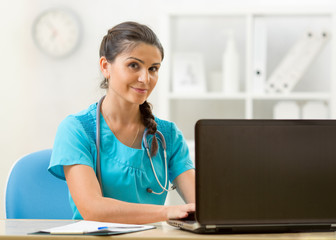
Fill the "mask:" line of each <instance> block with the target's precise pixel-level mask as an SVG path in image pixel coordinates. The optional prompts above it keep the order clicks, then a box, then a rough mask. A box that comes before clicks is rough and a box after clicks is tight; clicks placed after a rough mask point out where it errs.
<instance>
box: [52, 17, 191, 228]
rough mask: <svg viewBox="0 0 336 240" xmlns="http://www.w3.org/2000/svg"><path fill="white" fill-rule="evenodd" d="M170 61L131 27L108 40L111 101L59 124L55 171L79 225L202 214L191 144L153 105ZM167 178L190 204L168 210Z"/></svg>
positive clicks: (103, 55) (103, 64)
mask: <svg viewBox="0 0 336 240" xmlns="http://www.w3.org/2000/svg"><path fill="white" fill-rule="evenodd" d="M163 57H164V52H163V48H162V46H161V44H160V42H159V40H158V39H157V37H156V35H155V34H154V33H153V31H152V30H151V29H150V28H148V27H147V26H145V25H141V24H138V23H135V22H124V23H121V24H119V25H117V26H115V27H114V28H112V29H110V30H109V31H108V34H107V35H106V36H105V37H104V38H103V40H102V43H101V46H100V60H99V64H100V69H101V72H102V74H103V75H104V80H103V82H102V83H101V87H103V88H105V89H106V96H105V98H103V99H102V100H101V101H100V102H101V107H100V105H99V104H98V105H99V107H98V106H97V104H96V103H95V104H92V105H91V106H90V107H89V108H88V109H86V110H84V111H81V112H79V113H77V114H73V115H70V116H68V117H67V118H66V119H65V120H64V121H63V122H62V123H61V124H60V126H59V128H58V130H57V134H56V138H55V143H54V147H53V153H52V157H51V161H50V166H49V171H50V172H51V173H53V174H54V175H55V176H57V177H59V178H62V179H66V181H67V184H68V187H69V190H70V204H71V207H72V209H73V211H74V215H73V218H74V219H85V220H95V221H109V222H118V223H134V224H144V223H152V222H158V221H164V220H168V219H174V218H183V217H186V216H187V215H188V213H189V212H192V211H194V210H195V172H194V167H193V164H192V162H191V160H190V157H189V152H188V148H187V145H186V143H185V140H184V139H183V136H182V134H181V132H180V131H179V130H178V129H177V128H176V126H175V124H173V123H171V122H168V121H164V120H161V119H159V118H156V117H154V116H153V114H152V112H151V107H150V105H149V103H148V102H147V98H148V97H149V95H150V94H151V92H152V90H153V89H154V87H155V85H156V83H157V81H158V71H159V68H160V65H161V61H162V59H163ZM97 108H98V109H97ZM99 108H100V109H99ZM97 111H98V116H100V120H99V123H100V124H99V125H100V129H98V131H96V123H97V122H96V119H97V117H96V113H97ZM99 111H100V112H99ZM145 131H147V137H146V138H145V139H143V134H144V133H145ZM158 131H160V132H161V133H162V134H163V136H164V140H163V139H161V138H160V137H158V136H159V133H158ZM97 132H99V133H100V137H98V138H99V139H100V147H99V154H100V164H98V165H99V166H98V168H97V169H99V167H100V169H101V184H100V182H99V181H98V179H99V177H98V179H97V176H96V170H97V169H96V161H97V153H98V151H97V144H96V138H97V137H96V134H97ZM163 141H165V142H166V148H167V150H166V153H167V154H166V159H165V153H164V150H163V146H164V144H163ZM145 142H148V144H149V146H150V152H148V153H147V152H146V150H145ZM165 160H166V161H167V169H168V170H167V175H166V174H165V172H166V168H165ZM151 164H153V167H154V170H153V168H152V165H151ZM155 175H157V179H156V176H155ZM166 176H168V177H169V180H170V181H171V182H173V183H174V185H175V186H176V188H177V190H178V192H179V193H180V195H181V196H182V198H183V199H184V200H185V201H186V202H187V203H188V204H185V205H180V206H164V205H163V204H164V202H165V199H166V195H167V191H165V190H162V189H163V188H167V186H165V178H166ZM159 184H161V185H162V187H163V188H162V187H160V185H159ZM160 192H162V194H159V193H160Z"/></svg>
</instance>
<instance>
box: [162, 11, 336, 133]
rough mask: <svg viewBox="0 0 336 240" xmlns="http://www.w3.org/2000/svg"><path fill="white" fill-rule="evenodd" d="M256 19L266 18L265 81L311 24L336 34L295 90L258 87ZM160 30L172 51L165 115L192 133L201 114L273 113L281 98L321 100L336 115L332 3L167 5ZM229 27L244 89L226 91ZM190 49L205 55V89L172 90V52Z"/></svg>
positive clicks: (335, 24)
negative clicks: (222, 73) (259, 90)
mask: <svg viewBox="0 0 336 240" xmlns="http://www.w3.org/2000/svg"><path fill="white" fill-rule="evenodd" d="M256 19H258V20H259V19H262V21H265V22H266V26H267V31H266V33H267V41H266V44H267V56H266V58H267V59H266V60H267V61H266V67H265V71H266V75H265V81H266V80H267V79H268V78H269V77H270V75H271V73H272V72H273V71H274V69H275V68H276V67H277V66H278V64H279V63H280V61H281V60H282V58H283V57H284V54H285V53H286V52H287V51H288V50H289V49H290V48H291V46H293V45H294V44H295V42H296V41H297V40H298V39H299V38H300V37H302V34H304V33H306V31H307V30H311V29H309V28H310V27H312V30H318V31H322V30H323V31H328V32H329V33H330V34H331V36H332V37H331V39H330V40H329V42H327V44H326V45H325V47H324V48H323V50H322V51H321V52H320V53H319V55H318V56H317V57H316V58H315V59H314V62H313V63H312V65H311V66H310V67H309V68H308V70H307V72H306V74H305V75H304V76H303V77H302V78H301V79H300V81H299V82H298V83H297V85H296V86H295V87H294V89H293V90H292V92H290V93H279V94H267V93H261V94H259V93H258V94H257V93H255V92H254V91H255V89H254V82H253V81H254V72H255V69H254V67H255V64H254V62H255V61H254V60H255V59H254V56H253V55H254V53H255V52H254V49H253V48H254V47H255V44H254V42H253V41H254V40H255V39H256V38H255V32H254V31H255V27H254V26H255V25H254V24H255V22H256V21H255V20H256ZM284 24H285V26H284ZM307 28H308V29H307ZM186 29H187V31H186ZM160 30H161V31H162V32H161V36H160V38H161V41H162V43H163V45H164V47H165V50H166V56H167V57H166V64H167V65H166V66H165V71H164V72H162V73H161V80H160V81H161V84H160V90H159V91H160V95H161V98H160V101H161V106H163V107H162V108H161V115H162V116H163V117H164V118H167V119H168V120H171V121H174V122H176V124H177V125H178V126H179V127H180V128H181V130H182V132H183V133H185V137H186V138H187V139H193V128H194V126H193V124H194V123H195V122H196V120H197V119H200V118H235V119H237V118H242V119H253V118H272V112H273V108H274V106H275V105H276V104H277V103H278V102H280V101H287V100H288V101H296V102H297V103H298V105H299V106H300V107H301V106H304V105H305V103H307V102H309V101H321V102H323V104H326V106H327V107H328V110H329V114H328V115H329V116H330V118H333V117H334V116H336V84H335V83H336V79H335V75H336V71H335V70H333V69H334V67H333V66H334V65H335V62H334V61H335V59H336V38H335V37H336V12H334V11H333V10H332V9H327V8H316V9H312V8H301V9H293V8H279V9H267V8H262V9H259V8H255V9H251V8H250V9H244V8H240V9H227V8H222V9H221V8H216V9H214V8H211V7H208V8H206V9H193V7H190V8H186V7H181V8H180V9H170V10H167V14H166V15H165V16H163V21H162V28H161V29H160ZM230 30H233V31H234V32H235V36H236V44H237V47H238V54H239V59H240V61H241V62H240V74H239V75H240V80H239V85H240V88H239V90H240V92H238V93H234V94H227V93H224V92H223V91H222V80H221V79H220V78H219V77H218V73H219V72H220V71H221V70H222V69H221V67H222V56H223V52H224V50H225V46H226V43H227V37H225V34H224V35H223V32H224V33H225V32H228V31H230ZM188 51H189V52H199V53H201V54H202V55H203V57H204V68H205V72H206V74H205V75H206V76H205V79H206V92H198V93H197V92H195V93H190V92H186V93H184V92H183V93H179V92H173V82H174V81H173V79H172V76H173V74H172V62H173V60H172V59H173V58H172V56H173V54H174V53H176V52H188ZM256 52H258V51H256ZM214 73H216V74H217V75H216V74H214ZM213 76H217V77H216V78H214V77H213ZM334 82H335V83H334ZM256 86H258V85H256ZM177 89H178V88H177ZM334 108H335V109H334Z"/></svg>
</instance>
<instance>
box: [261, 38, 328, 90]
mask: <svg viewBox="0 0 336 240" xmlns="http://www.w3.org/2000/svg"><path fill="white" fill-rule="evenodd" d="M328 40H329V33H328V32H320V33H314V32H311V31H308V32H307V33H305V34H304V36H303V37H302V38H301V39H299V40H298V41H297V42H296V43H295V44H294V45H293V47H292V48H291V49H290V50H289V51H288V53H287V54H286V56H285V57H284V58H283V59H282V61H281V62H280V64H279V66H278V67H277V68H276V69H275V70H274V72H273V73H272V74H271V76H270V78H269V79H268V81H267V84H266V92H268V93H289V92H290V91H292V90H293V88H294V87H295V85H296V84H297V83H298V81H299V80H300V79H301V78H302V77H303V75H304V74H305V72H306V70H307V69H308V68H309V66H310V64H311V63H312V62H313V60H314V59H315V58H316V57H317V55H318V53H319V52H320V51H321V50H322V48H323V46H324V45H325V44H326V42H327V41H328Z"/></svg>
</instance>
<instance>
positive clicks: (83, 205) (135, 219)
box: [64, 164, 195, 224]
mask: <svg viewBox="0 0 336 240" xmlns="http://www.w3.org/2000/svg"><path fill="white" fill-rule="evenodd" d="M64 174H65V178H66V181H67V184H68V187H69V190H70V193H71V196H72V198H73V200H74V203H75V204H76V207H77V208H78V210H79V212H80V214H81V215H82V217H83V218H84V219H85V220H93V221H106V222H115V223H133V224H145V223H153V222H160V221H165V220H168V219H174V218H183V217H186V216H187V215H188V212H192V211H194V210H195V205H194V204H186V205H180V206H162V205H151V204H136V203H128V202H123V201H119V200H116V199H113V198H106V197H103V196H102V192H101V189H100V186H99V183H98V180H97V177H96V174H95V172H94V170H93V169H92V168H91V167H89V166H86V165H79V164H77V165H70V166H64ZM181 175H182V174H181ZM178 182H179V181H178ZM179 185H181V189H184V188H185V187H184V184H181V183H179ZM182 185H183V186H182ZM182 191H184V190H182ZM187 195H188V198H190V197H189V195H190V196H191V193H188V194H187ZM191 202H192V201H191Z"/></svg>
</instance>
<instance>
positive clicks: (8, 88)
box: [0, 0, 335, 218]
mask: <svg viewBox="0 0 336 240" xmlns="http://www.w3.org/2000/svg"><path fill="white" fill-rule="evenodd" d="M232 2H234V3H232ZM288 4H290V5H295V6H300V5H302V6H303V5H304V6H307V5H310V6H315V5H316V6H321V5H330V6H333V7H334V6H335V4H334V1H333V0H328V1H327V0H324V1H322V0H319V1H317V0H316V1H312V0H310V1H308V0H305V1H303V0H302V1H295V3H292V1H291V0H286V1H284V0H281V1H279V2H277V1H270V0H268V1H266V0H264V1H257V0H255V1H252V0H240V1H237V0H236V1H229V0H225V1H224V0H212V1H210V0H205V1H200V0H199V1H197V0H171V1H164V0H119V1H116V0H82V1H75V0H11V1H4V0H2V1H1V2H0V110H1V112H2V113H1V118H0V146H1V148H0V149H1V160H0V161H1V167H0V206H1V207H0V218H4V207H3V206H4V202H3V198H4V195H3V193H4V190H5V184H6V179H7V176H8V172H9V170H10V168H11V166H12V164H13V163H14V162H15V160H16V159H18V158H19V157H20V156H22V155H24V154H26V153H29V152H33V151H37V150H40V149H44V148H51V147H52V144H53V138H54V135H55V132H56V128H57V126H58V124H59V122H60V121H61V120H62V119H63V118H64V117H65V116H66V115H68V114H70V113H74V112H77V111H79V110H82V109H84V108H86V107H87V106H88V105H89V104H91V103H93V102H95V101H97V99H98V97H99V96H100V95H101V94H102V91H101V90H100V89H99V87H98V86H99V81H100V73H99V69H98V49H99V45H100V41H101V39H102V37H103V36H104V35H105V33H106V31H107V30H108V29H109V28H110V27H112V26H113V25H115V24H117V23H119V22H121V21H125V20H135V21H139V22H141V23H145V24H148V25H149V26H151V27H152V28H153V29H154V31H158V30H159V18H160V15H161V14H162V10H164V9H166V8H180V7H186V8H191V7H193V8H199V9H202V8H203V7H206V6H209V5H212V6H216V5H218V6H219V5H220V6H221V7H223V6H224V7H225V6H228V7H243V8H248V7H251V6H253V7H255V6H256V5H265V6H270V5H273V6H278V5H288ZM56 6H60V7H66V8H70V9H72V10H73V11H75V12H76V13H77V14H78V15H79V17H80V20H81V22H82V25H83V39H82V41H81V43H80V46H79V48H78V49H77V51H76V52H75V53H74V54H73V55H71V56H69V57H68V58H66V59H63V60H55V59H51V58H49V57H47V56H46V55H44V54H43V53H41V52H40V51H39V50H38V49H37V48H36V46H35V45H34V42H33V40H32V36H31V28H32V23H33V21H34V18H35V17H36V16H37V15H38V14H39V13H40V12H41V11H43V10H45V9H48V8H51V7H56ZM153 94H154V95H153V97H152V99H151V102H152V103H154V110H155V108H156V107H158V106H155V103H156V101H157V94H158V93H157V92H154V93H153Z"/></svg>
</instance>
